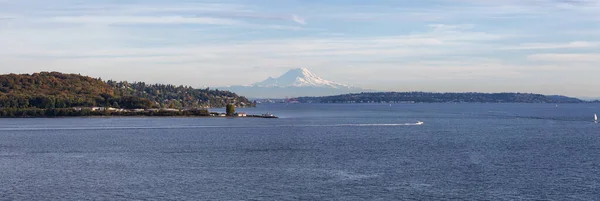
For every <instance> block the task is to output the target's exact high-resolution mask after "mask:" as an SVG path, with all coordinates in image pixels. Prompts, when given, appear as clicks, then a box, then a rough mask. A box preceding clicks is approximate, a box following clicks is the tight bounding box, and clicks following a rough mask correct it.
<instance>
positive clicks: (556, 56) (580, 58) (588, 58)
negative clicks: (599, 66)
mask: <svg viewBox="0 0 600 201" xmlns="http://www.w3.org/2000/svg"><path fill="white" fill-rule="evenodd" d="M527 58H528V59H530V60H534V61H548V62H594V63H597V62H600V54H594V53H590V54H575V53H548V54H533V55H529V56H528V57H527Z"/></svg>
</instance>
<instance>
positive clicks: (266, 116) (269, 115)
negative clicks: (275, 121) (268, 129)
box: [261, 112, 277, 119]
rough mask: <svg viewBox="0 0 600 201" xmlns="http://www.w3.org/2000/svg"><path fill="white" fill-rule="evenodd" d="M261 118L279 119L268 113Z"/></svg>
mask: <svg viewBox="0 0 600 201" xmlns="http://www.w3.org/2000/svg"><path fill="white" fill-rule="evenodd" d="M261 116H262V118H269V119H270V118H277V117H276V116H275V115H273V114H271V113H268V112H267V113H265V114H263V115H261Z"/></svg>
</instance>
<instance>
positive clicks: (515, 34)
mask: <svg viewBox="0 0 600 201" xmlns="http://www.w3.org/2000/svg"><path fill="white" fill-rule="evenodd" d="M597 13H600V1H598V0H579V1H577V0H570V1H569V0H504V1H492V0H485V1H483V0H428V1H389V0H374V1H272V0H227V1H213V0H198V1H187V0H173V1H166V0H152V1H145V2H143V3H142V2H136V1H102V0H89V1H78V0H57V1H39V0H20V1H2V0H0V29H1V31H0V45H1V46H3V47H10V48H0V66H3V68H1V69H0V72H2V73H6V72H33V71H40V70H58V71H67V72H81V73H83V74H92V75H94V76H96V75H98V76H103V77H107V78H114V79H126V80H144V81H149V82H152V81H155V82H168V83H175V84H190V85H194V86H197V85H209V86H216V85H229V84H247V83H251V82H254V81H260V80H261V79H263V78H264V77H267V76H273V75H277V74H278V73H281V72H282V71H285V70H286V69H287V68H296V67H308V68H311V69H313V70H315V71H317V72H318V73H319V74H323V76H326V77H330V78H331V79H334V80H339V81H342V82H349V84H355V85H362V86H366V87H367V88H375V89H384V88H385V89H389V90H401V89H411V90H434V89H438V90H441V91H461V90H467V89H468V90H481V91H488V90H500V91H501V90H502V89H505V90H510V89H511V88H510V86H513V88H514V86H519V87H520V88H523V89H525V88H526V89H528V90H531V91H530V92H536V91H535V89H536V86H538V89H539V90H546V89H548V88H552V87H548V85H544V87H543V88H539V86H542V85H543V84H544V83H542V82H543V80H542V78H543V79H546V80H548V79H552V80H562V81H572V83H571V84H570V86H580V85H584V84H585V85H589V83H583V81H581V80H583V79H580V78H581V77H586V76H591V75H594V74H598V73H600V69H597V68H594V67H595V64H596V63H597V62H599V61H598V59H597V58H598V55H597V54H598V48H599V47H600V40H599V39H598V38H597V37H596V35H594V34H593V33H597V32H598V28H597V27H600V20H598V14H597ZM566 64H568V65H566ZM253 66H260V67H261V68H260V70H259V71H257V70H249V69H251V67H253ZM565 66H568V68H565ZM173 69H177V70H176V71H174V70H173ZM114 72H119V73H114ZM180 72H186V73H183V74H185V75H182V73H180ZM229 72H244V73H229ZM539 72H545V73H544V74H540V73H539ZM225 78H227V79H225ZM231 78H233V79H231ZM199 80H201V81H199ZM249 80H251V81H249ZM586 80H591V79H586ZM198 82H202V83H198ZM494 82H496V83H494ZM507 83H508V84H507ZM528 84H529V85H528ZM597 84H600V83H597ZM509 85H510V86H509ZM404 86H415V87H414V88H410V87H407V88H403V87H404ZM472 86H476V87H472ZM502 86H509V87H505V88H502ZM521 86H522V87H521ZM558 86H559V85H557V87H554V88H558ZM527 87H529V88H527ZM486 89H488V90H486ZM565 92H566V93H567V94H568V93H584V91H579V92H575V91H572V90H566V91H565ZM557 93H560V92H557ZM599 95H600V94H599Z"/></svg>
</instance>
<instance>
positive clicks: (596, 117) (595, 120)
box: [594, 114, 598, 123]
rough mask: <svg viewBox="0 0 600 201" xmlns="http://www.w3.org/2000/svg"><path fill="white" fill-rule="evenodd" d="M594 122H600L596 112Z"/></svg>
mask: <svg viewBox="0 0 600 201" xmlns="http://www.w3.org/2000/svg"><path fill="white" fill-rule="evenodd" d="M594 123H598V115H596V114H594Z"/></svg>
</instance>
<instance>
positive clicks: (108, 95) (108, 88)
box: [0, 72, 255, 117]
mask: <svg viewBox="0 0 600 201" xmlns="http://www.w3.org/2000/svg"><path fill="white" fill-rule="evenodd" d="M227 104H233V105H234V106H235V107H254V106H255V104H254V103H252V102H250V101H249V100H248V99H247V98H245V97H243V96H238V95H237V94H235V93H232V92H229V91H220V90H211V89H208V88H207V89H194V88H192V87H189V86H175V85H168V84H146V83H144V82H134V83H128V82H117V81H112V80H109V81H106V82H105V81H103V80H102V79H100V78H92V77H88V76H82V75H79V74H63V73H59V72H41V73H34V74H8V75H0V116H32V117H37V116H88V115H106V114H100V113H99V112H97V111H92V110H91V109H90V108H93V107H104V108H118V109H128V110H133V109H144V110H147V109H165V108H168V109H179V110H182V111H184V110H185V111H196V110H197V109H205V108H211V107H225V106H226V105H227ZM76 107H83V108H87V109H90V111H89V112H85V111H86V110H81V109H78V110H76V109H73V108H76ZM169 112H170V113H169V115H174V116H175V115H182V116H186V115H195V116H196V115H199V114H200V113H198V114H196V113H194V114H187V113H181V114H179V113H174V112H173V111H169ZM207 112H208V111H206V112H202V113H201V114H202V115H205V113H207ZM113 115H166V114H160V113H156V111H152V113H150V112H148V113H140V112H139V111H138V112H127V114H125V113H123V112H121V113H120V114H113Z"/></svg>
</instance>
